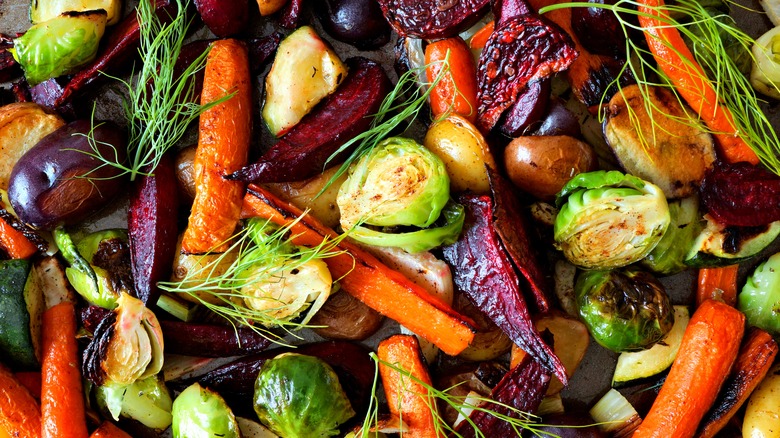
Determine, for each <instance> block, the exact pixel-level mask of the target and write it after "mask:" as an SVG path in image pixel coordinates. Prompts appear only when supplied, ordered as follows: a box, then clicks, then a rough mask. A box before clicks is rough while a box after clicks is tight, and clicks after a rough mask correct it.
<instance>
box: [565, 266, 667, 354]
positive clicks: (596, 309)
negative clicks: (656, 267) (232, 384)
mask: <svg viewBox="0 0 780 438" xmlns="http://www.w3.org/2000/svg"><path fill="white" fill-rule="evenodd" d="M574 293H575V294H576V296H577V307H578V309H579V314H580V318H581V319H582V320H583V322H585V325H587V326H588V331H590V334H591V335H592V336H593V338H594V339H595V340H596V342H598V343H599V344H601V345H602V346H603V347H605V348H608V349H610V350H612V351H616V352H623V351H640V350H644V349H646V348H650V347H651V346H652V345H653V344H655V343H656V342H658V341H660V340H661V339H663V337H664V336H666V334H667V333H668V332H669V330H671V329H672V326H673V325H674V309H673V308H672V304H671V302H670V300H669V295H667V294H666V289H665V288H664V286H663V285H662V284H661V282H659V281H658V280H657V279H656V278H655V277H653V276H652V275H651V274H649V273H647V272H644V271H640V270H636V269H627V270H612V271H582V272H581V273H580V275H579V277H577V282H576V283H575V285H574Z"/></svg>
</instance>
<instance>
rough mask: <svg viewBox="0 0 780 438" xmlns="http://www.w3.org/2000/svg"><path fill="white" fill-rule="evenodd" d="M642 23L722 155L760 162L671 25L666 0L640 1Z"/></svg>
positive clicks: (658, 59)
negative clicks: (709, 131) (740, 135)
mask: <svg viewBox="0 0 780 438" xmlns="http://www.w3.org/2000/svg"><path fill="white" fill-rule="evenodd" d="M639 24H640V25H641V26H642V29H643V30H644V32H645V39H646V40H647V45H648V46H649V47H650V51H651V52H652V53H653V57H654V58H655V60H656V62H657V63H658V66H659V67H660V68H661V70H662V71H663V72H664V73H665V74H666V76H668V77H669V79H670V80H671V81H672V84H674V86H675V88H676V89H677V91H678V92H679V93H680V95H681V96H682V97H683V99H685V101H686V102H687V103H688V105H689V106H690V107H691V108H692V109H693V110H694V111H696V113H697V114H699V117H701V119H702V121H703V122H704V123H705V124H706V125H707V126H708V127H709V128H710V130H712V132H713V136H714V137H715V139H716V140H717V144H718V146H719V148H720V149H719V151H720V153H721V156H722V158H723V159H725V160H726V161H729V162H731V163H736V162H739V161H748V162H750V163H753V164H758V157H757V156H756V154H755V152H753V150H752V149H751V148H750V146H748V144H747V143H745V141H744V140H742V138H740V137H739V136H738V135H737V131H738V129H737V127H736V125H735V124H734V115H733V114H732V113H731V111H730V110H729V109H728V108H727V107H725V106H723V105H721V104H720V102H719V101H718V93H717V92H716V91H715V89H714V88H713V87H712V85H711V84H710V82H709V81H708V80H707V75H706V74H705V73H704V70H703V69H702V67H701V65H699V63H698V62H696V59H695V58H694V57H693V54H692V53H691V51H690V50H689V49H688V46H687V45H686V44H685V40H683V38H682V36H681V35H680V32H679V31H678V30H677V29H676V28H675V27H674V26H671V25H669V15H668V13H667V12H666V10H665V9H664V1H663V0H640V1H639Z"/></svg>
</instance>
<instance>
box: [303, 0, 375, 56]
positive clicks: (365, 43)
mask: <svg viewBox="0 0 780 438" xmlns="http://www.w3.org/2000/svg"><path fill="white" fill-rule="evenodd" d="M314 6H315V10H316V11H317V16H318V17H319V19H320V23H322V27H324V28H325V31H326V32H328V34H330V35H331V36H332V37H333V38H336V39H337V40H339V41H343V42H345V43H349V44H352V45H353V46H355V47H358V48H360V49H363V50H370V49H376V48H379V47H381V46H383V45H384V44H385V43H387V42H388V41H390V26H389V25H388V24H387V21H385V17H384V16H382V9H380V8H379V4H378V3H377V2H376V0H320V1H317V2H315V3H314Z"/></svg>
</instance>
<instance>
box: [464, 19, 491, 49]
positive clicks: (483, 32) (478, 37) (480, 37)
mask: <svg viewBox="0 0 780 438" xmlns="http://www.w3.org/2000/svg"><path fill="white" fill-rule="evenodd" d="M495 27H496V23H495V22H494V21H491V22H490V23H488V24H486V25H484V26H482V28H481V29H480V30H478V31H477V33H475V34H474V35H472V36H471V39H470V40H469V47H471V48H472V49H482V48H484V47H485V45H486V44H487V40H488V38H490V34H491V33H493V29H494V28H495Z"/></svg>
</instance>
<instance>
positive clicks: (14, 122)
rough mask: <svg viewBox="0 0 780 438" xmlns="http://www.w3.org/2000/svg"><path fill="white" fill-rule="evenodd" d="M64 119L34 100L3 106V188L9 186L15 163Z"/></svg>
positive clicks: (0, 129)
mask: <svg viewBox="0 0 780 438" xmlns="http://www.w3.org/2000/svg"><path fill="white" fill-rule="evenodd" d="M64 124H65V121H64V120H62V118H60V116H58V115H54V114H49V113H48V112H46V110H44V109H43V107H41V106H40V105H38V104H36V103H32V102H21V103H12V104H9V105H5V106H3V107H0V157H2V160H0V189H3V190H8V180H9V179H10V178H11V171H12V170H13V168H14V164H16V162H17V161H18V160H19V158H21V157H22V155H24V154H25V152H27V151H28V150H30V148H32V147H33V146H35V145H36V144H37V143H38V142H39V141H40V140H41V139H42V138H43V137H46V136H47V135H49V134H51V133H52V132H54V131H55V130H57V129H58V128H59V127H60V126H62V125H64Z"/></svg>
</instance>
